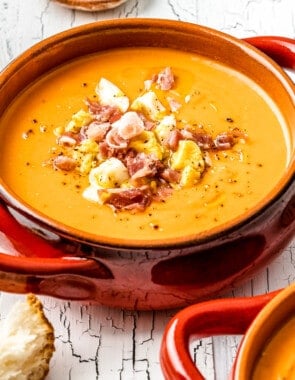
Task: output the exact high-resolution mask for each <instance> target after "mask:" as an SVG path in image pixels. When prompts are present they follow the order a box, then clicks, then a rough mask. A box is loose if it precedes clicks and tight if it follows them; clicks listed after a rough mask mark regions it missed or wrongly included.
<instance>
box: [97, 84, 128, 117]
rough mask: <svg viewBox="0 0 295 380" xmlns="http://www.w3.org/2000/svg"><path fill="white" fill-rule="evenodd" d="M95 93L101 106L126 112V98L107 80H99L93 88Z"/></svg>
mask: <svg viewBox="0 0 295 380" xmlns="http://www.w3.org/2000/svg"><path fill="white" fill-rule="evenodd" d="M95 92H96V94H97V96H98V99H99V101H100V103H101V104H102V105H104V106H115V107H118V108H119V109H120V110H121V111H122V112H126V111H127V110H128V107H129V99H128V97H127V96H126V95H125V94H124V93H123V91H121V90H120V89H119V87H117V86H116V85H115V84H114V83H112V82H110V81H109V80H107V79H105V78H101V79H100V81H99V82H98V84H97V86H96V88H95Z"/></svg>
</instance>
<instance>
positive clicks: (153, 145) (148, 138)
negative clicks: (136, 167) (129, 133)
mask: <svg viewBox="0 0 295 380" xmlns="http://www.w3.org/2000/svg"><path fill="white" fill-rule="evenodd" d="M129 147H130V148H133V149H134V150H136V151H137V152H139V153H141V152H143V153H145V154H154V156H155V157H157V158H158V159H159V160H162V158H163V152H164V149H163V147H162V145H161V144H159V142H158V140H157V138H156V135H155V134H154V132H152V131H143V132H141V134H140V135H138V136H136V137H134V139H132V140H131V142H130V143H129Z"/></svg>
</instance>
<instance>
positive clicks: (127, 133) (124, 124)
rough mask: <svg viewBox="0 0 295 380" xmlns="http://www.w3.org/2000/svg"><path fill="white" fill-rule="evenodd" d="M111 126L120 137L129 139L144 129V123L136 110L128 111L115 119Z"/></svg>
mask: <svg viewBox="0 0 295 380" xmlns="http://www.w3.org/2000/svg"><path fill="white" fill-rule="evenodd" d="M112 127H113V128H117V130H118V134H119V135H120V137H122V139H124V140H129V139H131V138H132V137H135V136H138V135H139V134H140V133H141V132H142V131H143V130H144V123H143V120H142V119H141V117H140V116H139V115H138V114H137V113H136V112H133V111H130V112H126V113H125V114H124V115H122V116H121V117H120V119H118V120H117V121H115V122H114V123H113V124H112Z"/></svg>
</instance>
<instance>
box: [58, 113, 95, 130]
mask: <svg viewBox="0 0 295 380" xmlns="http://www.w3.org/2000/svg"><path fill="white" fill-rule="evenodd" d="M92 119H93V117H92V116H91V114H90V113H89V112H86V111H84V110H80V111H78V112H76V113H74V114H73V115H72V119H71V121H70V122H69V123H68V125H67V126H66V128H65V131H66V132H74V133H75V132H79V131H80V129H81V127H83V126H84V125H87V124H89V123H90V122H91V121H92Z"/></svg>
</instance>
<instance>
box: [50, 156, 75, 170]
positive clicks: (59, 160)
mask: <svg viewBox="0 0 295 380" xmlns="http://www.w3.org/2000/svg"><path fill="white" fill-rule="evenodd" d="M76 165H77V163H76V160H74V159H73V158H71V157H68V156H64V155H59V156H57V157H55V158H54V160H53V167H54V168H55V169H59V170H64V171H66V172H68V171H71V170H74V169H75V167H76Z"/></svg>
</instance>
